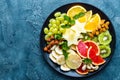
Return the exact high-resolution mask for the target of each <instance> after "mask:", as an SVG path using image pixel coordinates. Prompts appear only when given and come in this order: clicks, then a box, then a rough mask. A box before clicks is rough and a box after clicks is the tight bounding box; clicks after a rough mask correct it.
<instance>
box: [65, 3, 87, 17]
mask: <svg viewBox="0 0 120 80" xmlns="http://www.w3.org/2000/svg"><path fill="white" fill-rule="evenodd" d="M80 12H86V9H85V8H84V7H82V6H80V5H76V6H73V7H71V8H70V9H69V10H68V11H67V16H69V17H70V18H73V17H74V16H75V15H76V14H79V13H80Z"/></svg>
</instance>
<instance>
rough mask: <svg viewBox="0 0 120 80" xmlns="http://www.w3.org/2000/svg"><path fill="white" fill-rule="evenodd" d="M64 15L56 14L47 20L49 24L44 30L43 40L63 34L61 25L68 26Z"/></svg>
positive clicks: (63, 30)
mask: <svg viewBox="0 0 120 80" xmlns="http://www.w3.org/2000/svg"><path fill="white" fill-rule="evenodd" d="M65 15H66V13H61V12H56V13H55V14H54V18H52V19H50V20H49V24H48V26H47V27H45V28H44V33H45V34H46V35H45V40H46V39H48V38H49V37H50V36H52V35H55V34H62V33H63V32H65V28H62V27H61V26H62V25H66V24H68V21H67V20H65V19H64V16H65Z"/></svg>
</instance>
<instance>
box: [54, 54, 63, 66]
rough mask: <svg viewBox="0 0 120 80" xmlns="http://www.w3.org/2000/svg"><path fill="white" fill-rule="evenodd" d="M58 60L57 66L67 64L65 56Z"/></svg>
mask: <svg viewBox="0 0 120 80" xmlns="http://www.w3.org/2000/svg"><path fill="white" fill-rule="evenodd" d="M56 60H57V64H59V65H62V64H65V58H64V55H60V56H59V57H58V58H57V59H56Z"/></svg>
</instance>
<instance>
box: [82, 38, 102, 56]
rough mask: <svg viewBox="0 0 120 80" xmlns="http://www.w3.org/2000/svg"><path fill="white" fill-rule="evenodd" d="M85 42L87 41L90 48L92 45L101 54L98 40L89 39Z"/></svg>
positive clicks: (97, 53)
mask: <svg viewBox="0 0 120 80" xmlns="http://www.w3.org/2000/svg"><path fill="white" fill-rule="evenodd" d="M84 43H85V45H87V47H88V48H90V47H91V48H93V49H94V51H95V53H96V55H99V54H100V48H99V46H98V44H97V43H96V42H94V41H90V40H87V41H85V42H84Z"/></svg>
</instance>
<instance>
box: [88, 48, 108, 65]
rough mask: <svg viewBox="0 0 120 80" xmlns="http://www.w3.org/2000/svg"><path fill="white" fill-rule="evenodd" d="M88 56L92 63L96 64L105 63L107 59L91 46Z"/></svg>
mask: <svg viewBox="0 0 120 80" xmlns="http://www.w3.org/2000/svg"><path fill="white" fill-rule="evenodd" d="M87 55H88V58H90V59H91V60H92V63H93V64H94V65H102V64H104V63H105V62H106V61H105V60H104V59H103V58H102V57H101V56H100V55H97V54H96V51H95V49H94V48H92V47H90V48H89V49H88V54H87Z"/></svg>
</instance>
